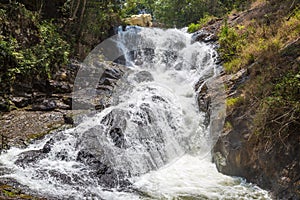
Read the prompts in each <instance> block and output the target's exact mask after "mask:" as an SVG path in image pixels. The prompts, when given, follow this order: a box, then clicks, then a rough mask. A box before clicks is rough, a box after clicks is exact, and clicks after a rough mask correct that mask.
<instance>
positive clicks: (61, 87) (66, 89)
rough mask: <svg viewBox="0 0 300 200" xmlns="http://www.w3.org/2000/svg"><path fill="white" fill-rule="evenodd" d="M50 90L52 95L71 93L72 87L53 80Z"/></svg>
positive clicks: (50, 82) (50, 83)
mask: <svg viewBox="0 0 300 200" xmlns="http://www.w3.org/2000/svg"><path fill="white" fill-rule="evenodd" d="M49 90H50V91H51V92H52V93H71V92H72V87H71V85H70V84H69V83H67V82H62V81H55V80H51V81H49Z"/></svg>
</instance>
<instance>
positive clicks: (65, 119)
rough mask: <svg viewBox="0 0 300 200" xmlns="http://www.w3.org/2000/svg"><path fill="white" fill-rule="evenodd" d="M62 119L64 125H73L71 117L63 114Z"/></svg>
mask: <svg viewBox="0 0 300 200" xmlns="http://www.w3.org/2000/svg"><path fill="white" fill-rule="evenodd" d="M63 118H64V122H65V124H71V125H73V124H74V120H73V118H72V116H68V115H66V114H63Z"/></svg>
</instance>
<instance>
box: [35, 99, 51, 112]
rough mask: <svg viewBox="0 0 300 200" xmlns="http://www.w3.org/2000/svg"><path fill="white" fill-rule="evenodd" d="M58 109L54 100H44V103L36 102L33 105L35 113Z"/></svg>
mask: <svg viewBox="0 0 300 200" xmlns="http://www.w3.org/2000/svg"><path fill="white" fill-rule="evenodd" d="M56 108H57V104H56V102H55V101H54V100H51V99H44V100H43V101H42V102H40V103H39V102H36V103H34V104H33V105H32V108H31V109H32V110H33V111H52V110H55V109H56Z"/></svg>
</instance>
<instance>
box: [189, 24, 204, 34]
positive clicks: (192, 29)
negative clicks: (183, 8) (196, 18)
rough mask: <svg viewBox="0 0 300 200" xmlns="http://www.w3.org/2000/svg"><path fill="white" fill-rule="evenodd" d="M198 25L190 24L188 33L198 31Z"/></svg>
mask: <svg viewBox="0 0 300 200" xmlns="http://www.w3.org/2000/svg"><path fill="white" fill-rule="evenodd" d="M200 27H201V26H200V24H194V23H191V24H190V25H189V27H188V32H189V33H194V32H196V31H198V30H199V29H200Z"/></svg>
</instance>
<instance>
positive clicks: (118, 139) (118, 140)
mask: <svg viewBox="0 0 300 200" xmlns="http://www.w3.org/2000/svg"><path fill="white" fill-rule="evenodd" d="M109 135H110V137H111V139H112V141H113V142H114V144H115V146H117V147H119V148H122V147H123V146H124V143H125V138H124V134H123V133H122V130H121V129H120V128H118V127H116V128H113V129H111V130H110V131H109Z"/></svg>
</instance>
